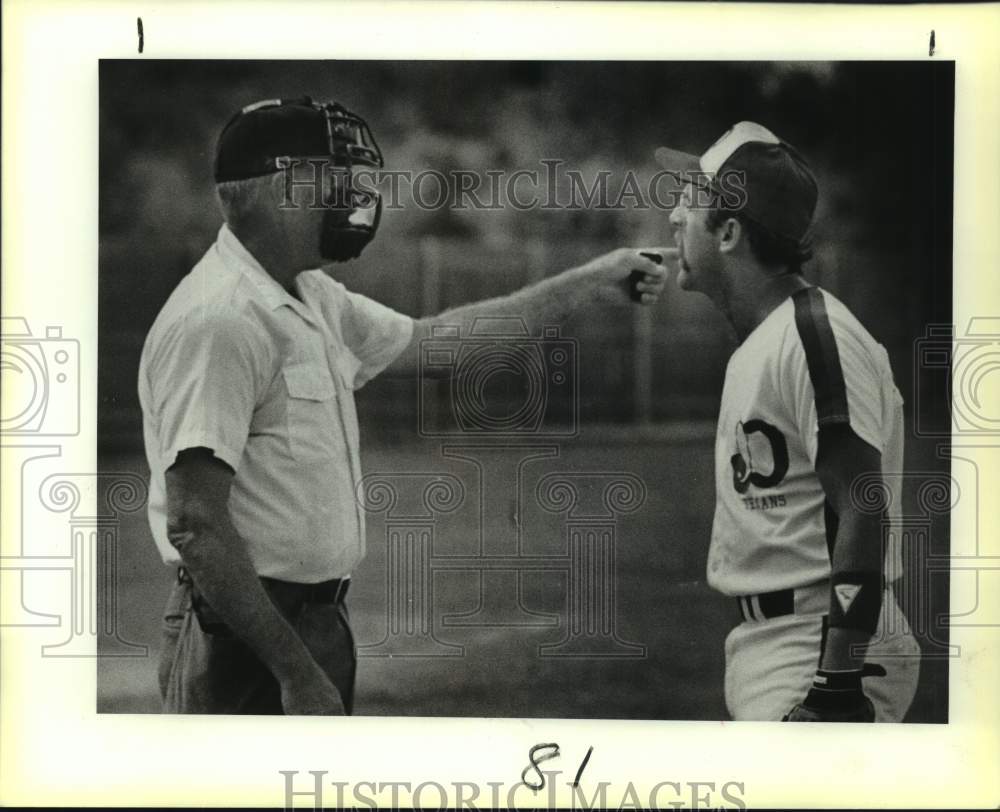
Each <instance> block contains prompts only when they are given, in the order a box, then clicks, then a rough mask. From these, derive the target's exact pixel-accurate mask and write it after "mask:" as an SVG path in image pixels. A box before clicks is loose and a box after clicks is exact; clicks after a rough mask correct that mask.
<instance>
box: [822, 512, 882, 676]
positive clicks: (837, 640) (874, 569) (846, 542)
mask: <svg viewBox="0 0 1000 812" xmlns="http://www.w3.org/2000/svg"><path fill="white" fill-rule="evenodd" d="M831 563H832V571H833V573H834V576H835V580H836V575H837V574H838V573H851V572H865V573H869V574H871V576H872V580H873V581H874V580H880V577H881V573H882V527H881V522H880V520H879V517H878V516H872V515H870V514H865V513H859V512H857V511H855V510H845V511H844V512H843V514H842V515H841V516H840V521H839V525H838V528H837V537H836V540H835V543H834V548H833V556H832V559H831ZM876 575H877V576H878V577H877V578H876V577H874V576H876ZM862 588H864V589H872V588H877V589H878V590H879V592H880V593H881V584H880V583H879V584H878V586H877V587H875V586H872V585H869V586H866V587H862ZM837 600H838V599H837V597H836V594H835V592H833V591H831V597H830V615H831V617H833V616H834V615H835V614H836V613H837V612H838V610H840V611H843V610H842V607H841V606H839V605H838V604H837V603H836V602H837ZM855 600H860V598H855ZM870 639H871V632H869V631H867V630H864V629H861V628H856V627H854V626H852V625H844V626H838V625H834V626H831V627H830V628H829V629H828V631H827V639H826V647H825V648H824V650H823V658H822V662H821V664H820V666H821V667H822V668H824V669H826V670H831V671H842V670H846V669H855V668H860V667H861V665H862V664H863V663H864V658H865V657H864V650H863V648H864V646H865V644H866V643H868V641H869V640H870Z"/></svg>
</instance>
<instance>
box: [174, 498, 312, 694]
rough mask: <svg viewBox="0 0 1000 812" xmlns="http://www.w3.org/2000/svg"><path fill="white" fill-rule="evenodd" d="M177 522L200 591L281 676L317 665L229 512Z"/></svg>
mask: <svg viewBox="0 0 1000 812" xmlns="http://www.w3.org/2000/svg"><path fill="white" fill-rule="evenodd" d="M185 525H186V526H185V527H183V528H177V527H175V528H173V529H172V531H171V533H170V541H171V544H173V545H174V547H175V548H176V549H177V550H178V552H179V553H180V555H181V559H182V560H183V562H184V566H185V567H186V568H187V570H188V572H189V573H190V574H191V577H192V578H193V579H194V582H195V585H196V586H197V587H198V591H199V592H201V594H202V595H203V596H204V597H205V599H206V600H207V601H208V603H209V604H210V605H211V607H212V609H213V610H215V612H216V613H217V614H218V615H219V617H220V618H221V619H222V620H223V621H224V622H225V623H226V625H227V626H229V628H230V629H231V630H232V632H233V633H234V634H236V635H238V636H239V637H240V638H241V639H242V640H243V641H244V642H245V643H246V644H247V645H248V646H249V647H250V648H251V649H252V650H253V651H254V653H255V654H256V655H257V656H258V657H259V658H260V659H261V661H262V662H263V663H264V664H265V665H266V666H267V667H268V668H269V669H270V671H271V673H272V674H273V675H274V676H275V678H276V679H277V680H278V681H279V682H285V681H288V680H292V679H295V678H297V677H301V676H303V675H305V674H309V673H311V672H312V671H313V670H314V669H315V668H316V667H318V666H317V665H316V663H315V660H313V657H312V655H311V654H310V653H309V650H308V649H307V648H306V646H305V644H304V643H303V642H302V640H301V638H300V637H299V636H298V634H296V632H295V630H294V629H293V628H292V626H291V625H290V624H289V623H288V621H286V620H285V618H284V617H283V616H282V615H281V613H280V612H279V611H278V609H277V607H275V605H274V604H273V603H272V602H271V599H270V597H269V596H268V594H267V592H266V591H265V590H264V587H263V586H262V585H261V582H260V579H259V578H258V576H257V573H256V571H255V570H254V567H253V563H252V562H251V560H250V556H249V554H248V553H247V549H246V543H245V542H244V541H243V539H242V538H240V536H239V534H238V533H237V532H236V528H235V527H234V526H233V524H232V521H231V520H229V517H228V516H226V517H223V518H221V519H214V520H212V519H208V520H206V519H200V520H190V519H189V520H188V521H186V522H185Z"/></svg>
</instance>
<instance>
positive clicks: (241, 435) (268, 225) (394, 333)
mask: <svg viewBox="0 0 1000 812" xmlns="http://www.w3.org/2000/svg"><path fill="white" fill-rule="evenodd" d="M381 166H382V155H381V152H380V150H379V148H378V146H377V144H376V142H375V140H374V138H373V137H372V134H371V132H370V130H369V128H368V125H367V124H366V123H365V121H364V120H363V119H362V118H360V117H359V116H357V115H355V114H353V113H351V112H349V111H348V110H346V109H345V108H344V107H342V106H341V105H339V104H336V103H327V104H317V103H314V102H313V101H312V100H311V99H309V98H308V97H306V98H301V99H292V100H275V101H264V102H258V103H257V104H253V105H249V106H247V107H245V108H243V109H242V110H241V111H239V112H238V113H237V114H236V115H235V116H234V117H233V118H232V119H231V120H230V121H229V122H228V124H227V125H226V126H225V128H224V129H223V131H222V133H221V135H220V137H219V141H218V146H217V150H216V156H215V180H216V183H217V189H218V196H219V200H220V203H221V207H222V212H223V216H224V219H225V223H224V224H223V225H222V227H221V229H220V230H219V234H218V238H217V239H216V241H215V243H214V244H213V245H212V246H211V247H210V248H209V249H208V251H207V252H206V254H205V255H204V257H202V259H201V260H200V261H199V262H198V264H197V265H196V266H195V267H194V269H193V270H192V271H191V272H190V273H189V274H188V275H187V276H186V277H185V278H184V279H183V280H182V281H181V282H180V284H179V285H178V286H177V288H176V289H175V290H174V292H173V293H172V294H171V296H170V298H169V299H168V301H167V302H166V304H165V305H164V307H163V309H162V310H161V311H160V313H159V315H158V316H157V319H156V321H155V323H154V324H153V327H152V329H151V330H150V332H149V335H148V337H147V339H146V343H145V346H144V347H143V352H142V359H141V363H140V368H139V382H138V387H139V397H140V402H141V405H142V412H143V434H144V441H145V447H146V456H147V459H148V462H149V467H150V474H151V487H150V501H149V521H150V526H151V528H152V532H153V536H154V539H155V540H156V544H157V546H158V548H159V550H160V553H161V555H162V557H163V559H164V561H165V562H166V563H168V564H170V565H173V566H176V567H177V582H176V585H175V586H174V589H173V591H172V593H171V596H170V598H169V601H168V604H167V607H166V611H165V615H164V646H163V650H162V655H161V662H160V668H159V683H160V691H161V695H162V698H163V709H164V712H168V713H246V714H279V713H286V714H343V713H350V712H351V709H352V705H353V697H354V678H355V666H356V660H355V652H354V641H353V638H352V636H351V630H350V624H349V622H348V614H347V608H346V605H345V602H344V598H345V596H346V595H347V592H348V588H349V585H350V577H351V573H352V571H353V570H354V569H355V568H356V567H357V565H358V563H359V562H360V561H361V560H362V558H363V557H364V553H365V535H364V516H363V512H362V508H361V506H360V505H359V504H358V501H357V500H356V499H355V492H356V487H357V485H358V483H359V482H360V478H361V461H360V455H359V449H358V445H359V437H358V421H357V415H356V412H355V404H354V391H355V390H356V389H358V388H360V387H361V386H363V385H364V384H365V383H366V382H367V381H369V380H370V379H371V378H373V377H374V376H375V375H378V374H379V373H381V372H383V371H385V372H386V373H387V374H393V375H416V372H417V368H418V364H417V347H418V346H419V342H420V341H421V340H422V339H423V338H425V337H429V336H430V335H431V330H432V328H433V327H434V325H436V324H442V323H447V324H450V325H455V324H458V325H468V324H471V322H472V320H473V319H475V318H477V317H480V316H500V315H508V316H510V315H514V316H519V317H521V318H523V319H524V320H525V321H526V322H527V323H528V324H529V325H531V326H532V327H538V326H541V325H542V324H546V323H554V322H559V321H561V320H562V319H563V318H564V317H565V316H566V314H567V313H569V312H570V311H572V310H575V309H578V308H583V307H588V306H604V307H607V306H613V305H616V304H622V305H624V304H626V303H627V302H628V301H629V289H628V284H627V280H628V279H629V277H630V274H632V272H633V271H638V272H640V277H641V280H642V281H639V282H638V283H636V284H635V285H634V287H633V295H634V297H635V298H637V299H640V300H641V301H642V303H644V304H652V303H653V302H655V301H656V300H657V297H658V295H659V293H660V292H661V291H662V288H663V284H664V281H665V270H664V266H663V265H661V264H659V263H657V262H655V261H653V260H652V259H651V258H649V257H647V256H643V255H642V253H641V252H640V251H639V250H638V249H619V250H617V251H614V252H612V253H610V254H607V255H605V256H602V257H599V258H598V259H595V260H593V261H591V262H590V263H588V264H586V265H584V266H582V267H579V268H574V269H571V270H568V271H565V272H563V273H560V274H558V275H556V276H553V277H551V278H549V279H546V280H544V281H543V282H540V283H538V284H536V285H533V286H531V287H529V288H525V289H523V290H521V291H518V292H516V293H514V294H511V295H510V296H506V297H502V298H499V299H493V300H489V301H485V302H478V303H473V304H470V305H465V306H462V307H459V308H456V309H454V310H452V311H449V312H447V313H444V314H441V315H440V316H437V317H430V318H424V319H419V320H413V319H411V318H409V317H407V316H404V315H402V314H400V313H397V312H395V311H393V310H391V309H389V308H387V307H385V306H384V305H381V304H379V303H377V302H375V301H372V300H371V299H368V298H366V297H364V296H361V295H358V294H356V293H352V292H350V291H348V290H347V289H345V288H344V286H343V285H341V284H340V283H339V282H336V281H335V280H334V279H333V278H332V277H331V276H330V275H329V272H330V265H329V264H327V265H326V267H322V268H321V266H322V265H324V263H331V262H333V263H336V262H342V261H345V260H349V259H352V258H354V257H356V256H358V255H359V254H360V253H361V251H362V250H363V249H364V247H365V245H367V243H368V242H369V241H370V240H371V239H372V238H373V237H374V236H375V233H376V230H377V228H378V223H379V215H380V213H381V199H380V197H379V195H378V194H377V192H375V191H374V190H373V189H367V190H362V189H360V188H359V186H360V184H357V183H353V182H352V180H353V178H354V177H355V173H356V170H358V169H364V170H366V171H368V172H371V171H377V170H378V169H379V168H381ZM317 167H319V168H320V169H322V170H323V171H322V172H321V174H320V175H319V176H317V175H316V174H315V172H316V170H317ZM310 172H312V173H313V174H312V175H310V174H309V173H310ZM317 177H318V178H319V180H317ZM289 180H290V181H291V183H286V181H289ZM318 194H321V195H322V198H321V200H320V201H319V204H317V200H316V198H315V197H314V195H318ZM646 252H656V253H659V254H661V255H662V254H664V253H672V252H671V250H669V249H657V248H654V249H646ZM333 267H336V266H333ZM643 274H644V276H643Z"/></svg>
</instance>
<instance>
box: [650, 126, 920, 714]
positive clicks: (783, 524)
mask: <svg viewBox="0 0 1000 812" xmlns="http://www.w3.org/2000/svg"><path fill="white" fill-rule="evenodd" d="M676 156H677V153H676V152H674V151H658V157H659V158H660V159H661V163H665V164H667V165H669V166H670V167H671V168H676V167H677V161H676ZM690 168H692V169H694V170H695V172H696V175H695V180H694V181H693V182H691V183H688V184H687V185H686V186H685V190H684V197H683V200H682V202H681V204H680V205H679V206H678V207H677V208H676V209H675V210H674V211H673V213H672V215H671V217H670V222H671V224H672V226H673V228H674V230H675V239H676V243H677V247H678V249H679V255H678V263H679V272H678V277H677V284H678V286H679V287H680V288H682V289H683V290H691V291H698V292H700V293H703V294H705V295H707V296H708V297H709V298H710V299H711V300H712V302H713V303H714V304H715V305H716V306H717V307H718V308H719V309H720V310H721V311H722V313H723V314H724V315H725V316H726V318H727V320H728V321H729V322H730V324H731V325H732V326H733V328H734V329H735V331H736V335H737V338H738V340H739V342H740V343H739V347H738V348H737V349H736V351H735V352H734V353H733V355H732V358H731V359H730V361H729V364H728V367H727V369H726V378H725V384H724V388H723V392H722V403H721V408H720V413H719V423H718V431H717V436H716V442H715V471H716V473H715V488H716V507H715V517H714V522H713V527H712V539H711V546H710V550H709V555H708V582H709V584H710V585H711V586H712V587H713V588H715V589H717V590H719V591H720V592H722V593H723V594H724V595H727V596H730V597H732V598H733V599H734V602H735V603H736V604H737V605H738V609H739V612H740V617H741V619H742V622H741V623H740V624H739V625H737V626H736V627H735V628H734V629H733V630H732V631H731V632H730V634H729V636H728V637H727V639H726V676H725V693H726V704H727V706H728V709H729V712H730V714H731V715H732V717H733V718H734V719H737V720H740V719H750V720H786V721H793V722H813V721H849V722H870V721H900V720H902V718H903V716H904V714H905V713H906V711H907V708H908V707H909V705H910V703H911V702H912V700H913V696H914V693H915V692H916V685H917V676H918V671H919V663H920V660H919V656H920V649H919V647H918V646H917V643H916V641H915V640H914V638H913V636H912V634H911V633H910V629H909V626H908V625H907V622H906V618H905V617H904V615H903V613H902V611H901V610H900V608H899V606H898V605H897V603H896V600H895V598H894V596H893V582H894V581H895V580H896V579H897V578H898V577H899V574H900V560H899V550H898V547H897V546H896V545H895V543H894V542H892V543H890V544H889V545H887V549H886V550H885V551H884V552H883V542H882V540H883V538H884V537H886V536H887V535H889V534H886V533H885V532H884V529H885V525H886V521H891V519H892V516H887V515H886V514H885V511H881V512H880V511H879V510H878V509H877V508H876V509H874V510H873V509H872V503H871V496H870V494H871V493H872V492H878V493H882V491H881V490H879V489H880V488H883V487H884V486H885V481H884V479H883V477H884V475H885V474H886V473H888V472H896V473H898V472H900V471H901V470H902V465H903V412H902V398H901V397H900V394H899V392H898V390H897V389H896V386H895V385H894V383H893V377H892V370H891V369H890V366H889V360H888V356H887V354H886V351H885V349H884V348H883V347H882V346H881V345H880V344H878V343H877V342H876V341H875V340H874V339H873V338H872V337H871V336H870V335H869V334H868V332H867V331H866V330H865V328H864V327H862V325H861V324H860V323H859V322H858V320H857V319H856V318H854V316H853V315H852V314H851V312H850V311H849V310H848V309H847V308H846V307H845V306H844V305H843V304H842V303H841V302H839V301H838V300H837V299H836V298H835V297H834V296H832V295H831V294H830V293H828V292H827V291H825V290H822V289H821V288H818V287H815V286H813V285H811V284H809V283H808V282H807V281H806V280H805V279H804V278H803V277H802V273H801V265H802V263H803V262H804V261H805V260H806V259H808V258H809V255H810V253H809V229H810V225H811V222H812V219H813V214H814V211H815V207H816V201H817V197H818V187H817V184H816V179H815V177H814V176H813V173H812V171H811V170H810V168H809V167H808V165H807V164H806V162H805V161H804V160H803V158H802V157H801V156H800V155H799V153H798V152H796V151H795V149H793V148H792V147H791V146H789V145H788V144H787V143H785V142H783V141H781V140H780V139H779V138H777V137H776V136H775V135H774V134H773V133H771V132H770V131H769V130H767V129H765V128H764V127H762V126H760V125H758V124H754V123H751V122H740V123H739V124H736V125H735V126H734V127H732V128H731V129H730V130H729V131H728V132H727V133H726V134H725V135H723V136H722V138H720V139H719V140H718V141H717V142H716V143H715V144H714V145H713V146H712V147H711V148H710V149H709V150H708V151H707V152H705V154H704V155H702V156H701V157H700V159H698V158H695V159H693V166H691V167H690ZM862 485H864V487H865V488H867V489H868V491H867V492H868V496H866V497H864V498H861V497H859V492H858V490H857V489H858V488H859V487H860V486H862ZM852 489H853V491H852ZM882 504H883V505H885V504H886V502H884V501H883V502H882ZM889 504H891V505H892V508H890V509H895V510H897V511H898V504H899V500H898V498H897V499H893V500H891V502H890V503H889Z"/></svg>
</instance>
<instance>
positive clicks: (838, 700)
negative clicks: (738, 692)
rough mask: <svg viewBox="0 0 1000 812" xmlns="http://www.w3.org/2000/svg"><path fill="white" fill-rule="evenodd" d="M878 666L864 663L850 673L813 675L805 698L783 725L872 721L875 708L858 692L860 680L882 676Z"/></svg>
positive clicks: (820, 670) (817, 673)
mask: <svg viewBox="0 0 1000 812" xmlns="http://www.w3.org/2000/svg"><path fill="white" fill-rule="evenodd" d="M884 676H885V669H884V668H883V667H882V666H880V665H874V664H873V663H865V664H864V666H863V667H862V668H859V669H857V670H853V671H824V670H823V669H822V668H821V669H819V670H818V671H817V672H816V677H815V678H814V680H813V684H812V688H810V689H809V693H808V694H807V695H806V698H805V699H804V700H802V702H800V703H799V704H798V705H796V706H795V707H794V708H792V709H791V710H790V711H789V712H788V713H787V714H786V715H785V717H784V718H783V719H782V720H781V721H782V722H874V721H875V706H874V705H872V701H871V700H870V699H869V698H868V697H867V696H865V692H864V691H863V690H862V689H861V679H862V677H884Z"/></svg>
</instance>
